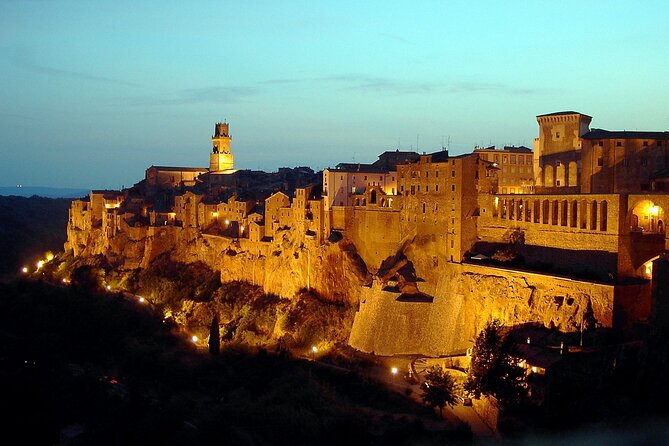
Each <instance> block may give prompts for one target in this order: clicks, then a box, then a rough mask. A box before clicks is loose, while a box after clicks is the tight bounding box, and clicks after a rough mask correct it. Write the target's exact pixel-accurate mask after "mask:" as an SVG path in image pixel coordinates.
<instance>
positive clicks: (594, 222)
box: [590, 200, 597, 231]
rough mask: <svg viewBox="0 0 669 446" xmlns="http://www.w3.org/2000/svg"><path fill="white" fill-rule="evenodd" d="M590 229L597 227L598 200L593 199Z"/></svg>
mask: <svg viewBox="0 0 669 446" xmlns="http://www.w3.org/2000/svg"><path fill="white" fill-rule="evenodd" d="M590 229H591V230H593V231H594V230H596V229H597V200H592V203H590Z"/></svg>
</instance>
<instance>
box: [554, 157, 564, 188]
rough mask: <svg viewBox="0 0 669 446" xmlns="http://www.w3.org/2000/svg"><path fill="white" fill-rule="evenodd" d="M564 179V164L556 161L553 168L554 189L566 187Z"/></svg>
mask: <svg viewBox="0 0 669 446" xmlns="http://www.w3.org/2000/svg"><path fill="white" fill-rule="evenodd" d="M564 179H565V167H564V164H562V163H561V162H560V161H558V162H557V164H556V167H555V186H556V187H564V186H566V183H565V182H564Z"/></svg>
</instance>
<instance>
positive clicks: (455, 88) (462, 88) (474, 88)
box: [448, 82, 541, 95]
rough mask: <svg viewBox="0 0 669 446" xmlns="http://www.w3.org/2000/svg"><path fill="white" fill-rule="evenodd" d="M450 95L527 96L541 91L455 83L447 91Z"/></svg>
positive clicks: (499, 84)
mask: <svg viewBox="0 0 669 446" xmlns="http://www.w3.org/2000/svg"><path fill="white" fill-rule="evenodd" d="M448 91H449V92H450V93H504V94H511V95H528V94H534V93H538V92H540V91H541V89H538V88H516V87H511V86H509V85H506V84H502V83H496V82H456V83H455V84H453V85H451V87H450V88H449V89H448Z"/></svg>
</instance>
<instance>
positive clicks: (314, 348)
mask: <svg viewBox="0 0 669 446" xmlns="http://www.w3.org/2000/svg"><path fill="white" fill-rule="evenodd" d="M316 353H318V347H316V346H315V345H314V346H313V347H311V359H312V361H315V360H316Z"/></svg>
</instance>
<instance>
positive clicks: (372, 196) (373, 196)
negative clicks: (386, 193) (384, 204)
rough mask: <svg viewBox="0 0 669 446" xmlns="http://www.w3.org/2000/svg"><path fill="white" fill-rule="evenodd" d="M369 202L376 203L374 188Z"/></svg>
mask: <svg viewBox="0 0 669 446" xmlns="http://www.w3.org/2000/svg"><path fill="white" fill-rule="evenodd" d="M369 203H370V204H376V191H375V190H373V191H372V193H371V194H370V195H369Z"/></svg>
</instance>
